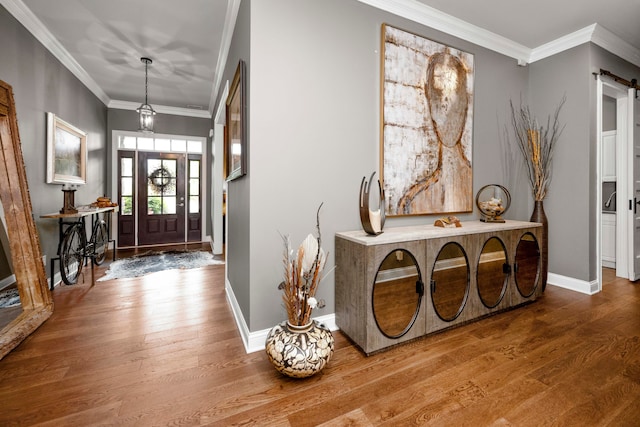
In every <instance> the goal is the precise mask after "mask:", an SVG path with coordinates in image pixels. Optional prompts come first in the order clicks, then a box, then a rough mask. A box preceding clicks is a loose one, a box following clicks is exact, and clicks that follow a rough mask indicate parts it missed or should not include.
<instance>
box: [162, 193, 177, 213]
mask: <svg viewBox="0 0 640 427" xmlns="http://www.w3.org/2000/svg"><path fill="white" fill-rule="evenodd" d="M162 201H163V203H162V213H163V214H165V215H173V214H175V213H176V198H175V196H169V197H167V196H165V197H163V198H162Z"/></svg>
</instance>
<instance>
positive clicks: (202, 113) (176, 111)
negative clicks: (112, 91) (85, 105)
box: [107, 99, 211, 119]
mask: <svg viewBox="0 0 640 427" xmlns="http://www.w3.org/2000/svg"><path fill="white" fill-rule="evenodd" d="M107 107H108V108H114V109H118V110H132V111H135V110H136V109H138V107H140V103H139V102H131V101H119V100H117V99H112V100H111V101H109V103H108V104H107ZM152 107H153V109H154V110H155V112H156V113H160V114H171V115H173V116H185V117H195V118H199V119H211V113H210V112H209V111H207V110H196V109H193V108H180V107H170V106H168V105H156V104H154V105H152Z"/></svg>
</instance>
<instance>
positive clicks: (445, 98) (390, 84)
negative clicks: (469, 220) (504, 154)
mask: <svg viewBox="0 0 640 427" xmlns="http://www.w3.org/2000/svg"><path fill="white" fill-rule="evenodd" d="M382 51H383V61H382V79H383V81H382V121H381V123H382V156H381V163H382V165H381V169H382V175H383V181H384V191H385V194H386V206H385V209H386V213H387V215H389V216H401V215H426V214H436V213H453V212H470V211H472V210H473V174H472V142H473V78H474V62H473V55H471V54H469V53H466V52H463V51H461V50H458V49H454V48H452V47H449V46H446V45H443V44H441V43H437V42H435V41H432V40H429V39H426V38H424V37H420V36H418V35H415V34H412V33H408V32H406V31H403V30H400V29H397V28H393V27H391V26H388V25H383V26H382Z"/></svg>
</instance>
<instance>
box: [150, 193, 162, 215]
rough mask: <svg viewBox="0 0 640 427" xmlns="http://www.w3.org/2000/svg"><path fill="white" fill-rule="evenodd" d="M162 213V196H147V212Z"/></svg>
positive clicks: (151, 213) (152, 213)
mask: <svg viewBox="0 0 640 427" xmlns="http://www.w3.org/2000/svg"><path fill="white" fill-rule="evenodd" d="M161 213H162V197H159V196H151V197H148V198H147V214H148V215H160V214H161Z"/></svg>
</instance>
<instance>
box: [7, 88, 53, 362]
mask: <svg viewBox="0 0 640 427" xmlns="http://www.w3.org/2000/svg"><path fill="white" fill-rule="evenodd" d="M0 200H1V201H2V206H3V209H4V214H5V219H6V224H7V235H8V236H9V244H10V248H11V261H12V264H13V270H14V274H15V277H16V284H17V288H18V292H19V294H20V302H21V304H22V313H21V314H20V315H19V316H18V317H17V318H15V319H14V320H13V321H12V322H11V323H10V324H8V325H7V326H6V327H5V328H4V329H2V331H0V359H1V358H2V357H4V356H5V355H6V354H7V353H9V352H10V351H11V350H12V349H13V348H15V347H16V346H17V345H18V344H20V342H22V340H24V339H25V338H26V337H27V336H29V335H30V334H31V333H32V332H33V331H35V330H36V329H37V328H38V326H40V325H41V324H42V323H43V322H44V321H45V320H47V319H48V318H49V316H51V313H53V301H52V299H51V293H50V292H49V287H48V285H47V276H46V274H45V270H44V264H43V263H42V250H41V249H40V240H39V239H38V232H37V230H36V225H35V222H34V220H33V216H32V214H31V199H30V198H29V187H28V185H27V175H26V171H25V167H24V159H23V157H22V150H21V148H20V136H19V134H18V122H17V119H16V109H15V102H14V100H13V90H12V89H11V86H10V85H8V84H7V83H5V82H3V81H1V80H0Z"/></svg>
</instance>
